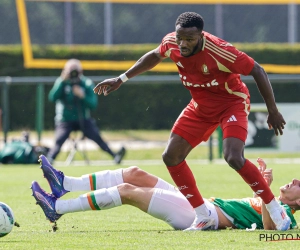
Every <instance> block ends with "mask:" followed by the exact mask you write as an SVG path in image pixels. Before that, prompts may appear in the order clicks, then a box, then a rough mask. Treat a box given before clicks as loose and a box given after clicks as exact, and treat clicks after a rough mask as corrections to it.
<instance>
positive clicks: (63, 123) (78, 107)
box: [47, 59, 125, 164]
mask: <svg viewBox="0 0 300 250" xmlns="http://www.w3.org/2000/svg"><path fill="white" fill-rule="evenodd" d="M93 88H94V83H93V81H92V80H91V79H89V78H87V77H85V76H84V75H83V70H82V66H81V63H80V61H79V60H77V59H70V60H68V61H67V63H66V64H65V67H64V69H63V70H62V73H61V76H60V77H59V78H57V80H56V81H55V83H54V86H53V88H52V89H51V90H50V93H49V100H50V101H52V102H55V113H56V115H55V145H54V147H53V148H51V149H50V151H49V153H48V155H47V156H48V159H49V160H50V161H51V162H53V160H55V158H56V156H57V155H58V153H59V152H60V149H61V147H62V145H63V143H64V142H65V141H66V140H67V139H68V138H69V136H70V133H71V132H72V131H78V130H79V131H82V133H83V136H84V137H87V138H89V139H91V140H93V141H94V142H96V143H97V144H98V145H99V147H100V148H101V149H102V150H103V151H105V152H107V153H108V154H110V155H111V156H112V157H113V159H114V161H115V163H116V164H120V163H121V161H122V158H123V157H124V155H125V148H124V147H122V148H121V149H120V150H119V151H118V152H117V153H114V152H113V151H112V150H111V149H110V148H109V146H108V145H107V143H106V142H105V141H104V140H103V139H102V138H101V136H100V134H99V129H98V127H97V125H96V122H95V120H94V119H93V118H91V114H90V111H91V109H94V108H95V107H96V106H97V96H96V95H94V92H93Z"/></svg>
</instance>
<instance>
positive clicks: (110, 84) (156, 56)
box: [94, 47, 165, 95]
mask: <svg viewBox="0 0 300 250" xmlns="http://www.w3.org/2000/svg"><path fill="white" fill-rule="evenodd" d="M164 58H165V57H162V56H161V54H160V53H159V47H157V48H156V49H154V50H151V51H149V52H148V53H146V54H145V55H143V56H142V57H141V58H140V59H139V60H138V61H137V62H136V63H135V64H134V65H133V66H132V67H131V68H130V69H129V70H127V71H126V72H125V73H124V74H121V75H120V76H119V77H115V78H110V79H106V80H104V81H103V82H100V83H98V84H97V85H96V87H95V88H94V93H95V94H98V95H101V94H102V93H103V94H104V95H108V94H109V93H110V92H112V91H115V90H117V89H118V88H119V87H120V86H121V84H122V83H123V82H126V81H127V80H128V79H129V78H132V77H135V76H137V75H140V74H142V73H144V72H146V71H148V70H150V69H152V68H154V67H155V66H156V65H157V64H159V63H160V62H161V61H162V60H163V59H164Z"/></svg>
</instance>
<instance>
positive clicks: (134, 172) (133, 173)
mask: <svg viewBox="0 0 300 250" xmlns="http://www.w3.org/2000/svg"><path fill="white" fill-rule="evenodd" d="M124 172H126V176H128V177H130V178H132V179H136V178H141V177H142V176H143V175H144V174H145V171H143V170H142V169H140V168H139V167H137V166H131V167H129V168H126V169H124V170H123V173H124Z"/></svg>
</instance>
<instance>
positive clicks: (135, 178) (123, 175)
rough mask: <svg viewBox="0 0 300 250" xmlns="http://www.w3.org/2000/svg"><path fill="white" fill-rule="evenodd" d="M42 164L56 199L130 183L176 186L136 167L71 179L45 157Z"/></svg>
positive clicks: (143, 185) (145, 185)
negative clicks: (77, 192) (73, 193)
mask: <svg viewBox="0 0 300 250" xmlns="http://www.w3.org/2000/svg"><path fill="white" fill-rule="evenodd" d="M40 162H41V169H42V171H43V173H44V177H45V178H46V179H47V181H48V182H49V185H50V188H51V191H52V194H53V195H54V196H55V197H56V198H60V197H61V196H63V195H64V194H66V193H67V192H72V191H73V192H74V191H92V190H98V189H101V188H109V187H114V186H117V185H119V184H122V183H129V184H132V185H135V186H139V187H157V188H162V189H168V190H173V189H174V186H173V185H171V184H169V183H168V182H166V181H164V180H162V179H161V178H159V177H157V176H154V175H152V174H150V173H147V172H146V171H144V170H142V169H140V168H138V167H135V166H134V167H129V168H125V169H116V170H104V171H99V172H96V173H92V174H86V175H82V176H81V177H71V176H66V175H64V173H63V172H61V171H59V170H56V169H55V168H54V167H53V166H52V165H51V164H50V162H49V161H48V160H47V158H46V157H45V156H43V155H41V156H40Z"/></svg>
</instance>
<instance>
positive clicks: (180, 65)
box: [176, 62, 184, 68]
mask: <svg viewBox="0 0 300 250" xmlns="http://www.w3.org/2000/svg"><path fill="white" fill-rule="evenodd" d="M176 64H177V65H178V66H179V67H181V68H184V67H183V65H182V64H181V62H177V63H176Z"/></svg>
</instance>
